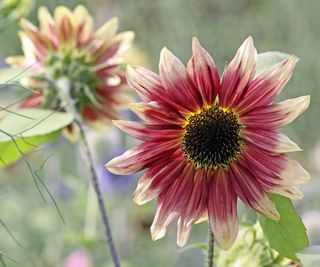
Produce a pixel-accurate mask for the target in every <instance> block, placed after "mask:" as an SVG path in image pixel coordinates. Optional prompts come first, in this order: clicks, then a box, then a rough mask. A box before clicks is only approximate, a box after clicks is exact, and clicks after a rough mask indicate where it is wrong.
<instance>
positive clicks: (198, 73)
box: [187, 37, 220, 105]
mask: <svg viewBox="0 0 320 267" xmlns="http://www.w3.org/2000/svg"><path fill="white" fill-rule="evenodd" d="M192 51H193V56H192V57H191V59H190V60H189V62H188V66H187V70H188V73H189V74H190V77H191V79H192V80H193V82H194V84H196V85H197V89H198V90H199V91H200V93H201V96H202V99H203V102H204V104H205V105H212V104H213V103H214V101H215V98H216V96H217V94H218V90H219V86H220V77H219V73H218V70H217V68H216V65H215V63H214V61H213V59H212V57H211V56H210V55H209V53H208V52H207V51H206V50H205V49H204V48H203V47H202V46H201V44H200V42H199V40H198V39H197V38H196V37H193V39H192Z"/></svg>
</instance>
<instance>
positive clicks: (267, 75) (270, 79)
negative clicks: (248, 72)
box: [237, 56, 298, 115]
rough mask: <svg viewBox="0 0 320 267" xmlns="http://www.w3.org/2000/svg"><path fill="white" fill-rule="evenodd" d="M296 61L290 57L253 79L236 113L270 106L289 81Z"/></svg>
mask: <svg viewBox="0 0 320 267" xmlns="http://www.w3.org/2000/svg"><path fill="white" fill-rule="evenodd" d="M297 61H298V59H297V58H296V57H294V56H290V57H288V58H287V59H285V60H283V61H282V62H280V63H278V64H276V65H274V66H272V67H270V68H268V69H267V70H266V71H265V72H264V73H262V74H261V75H260V76H258V77H257V78H256V79H254V81H253V82H252V83H251V84H250V86H249V88H248V90H247V92H246V95H245V96H244V98H243V100H242V101H241V103H239V106H238V107H237V111H238V113H239V114H240V115H242V114H245V113H246V112H248V111H250V110H251V109H253V108H255V107H261V106H266V105H268V104H270V103H271V102H272V101H273V100H274V99H275V98H276V97H277V96H278V95H279V94H280V93H281V91H282V89H283V87H284V86H285V85H286V84H287V82H288V81H289V80H290V78H291V75H292V72H293V69H294V67H295V65H296V63H297Z"/></svg>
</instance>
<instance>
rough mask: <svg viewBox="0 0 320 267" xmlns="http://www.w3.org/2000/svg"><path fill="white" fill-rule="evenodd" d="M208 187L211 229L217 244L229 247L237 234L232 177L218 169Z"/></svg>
mask: <svg viewBox="0 0 320 267" xmlns="http://www.w3.org/2000/svg"><path fill="white" fill-rule="evenodd" d="M211 178H212V182H211V184H210V188H209V199H208V215H209V221H210V225H211V229H212V231H213V233H214V236H215V238H216V239H217V241H218V243H219V245H220V246H221V247H222V248H223V249H229V248H230V247H231V246H232V245H233V243H234V241H235V239H236V237H237V234H238V228H239V221H238V215H237V195H236V194H235V192H234V190H233V186H232V183H233V181H231V179H232V177H230V176H229V174H228V173H227V172H226V171H224V170H218V171H217V172H216V173H215V175H214V176H213V177H211Z"/></svg>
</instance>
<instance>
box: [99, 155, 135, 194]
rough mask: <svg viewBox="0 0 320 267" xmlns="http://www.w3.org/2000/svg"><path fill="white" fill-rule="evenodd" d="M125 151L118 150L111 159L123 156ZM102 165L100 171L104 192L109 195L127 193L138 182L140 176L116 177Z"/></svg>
mask: <svg viewBox="0 0 320 267" xmlns="http://www.w3.org/2000/svg"><path fill="white" fill-rule="evenodd" d="M123 152H124V150H118V151H116V152H115V153H113V154H112V155H111V156H110V158H113V157H116V156H119V155H121V154H123ZM104 165H105V163H104V164H102V166H101V167H100V168H99V169H100V183H101V187H102V190H103V191H104V192H108V193H119V192H126V191H128V190H129V189H132V188H133V187H134V185H135V183H136V181H137V178H138V175H137V174H136V173H135V174H131V175H116V174H113V173H111V172H110V171H109V170H108V169H106V167H105V166H104Z"/></svg>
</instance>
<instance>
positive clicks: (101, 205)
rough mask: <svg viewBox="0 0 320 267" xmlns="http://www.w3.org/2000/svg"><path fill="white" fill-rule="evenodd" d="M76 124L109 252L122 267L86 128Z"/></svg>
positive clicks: (118, 265) (117, 266)
mask: <svg viewBox="0 0 320 267" xmlns="http://www.w3.org/2000/svg"><path fill="white" fill-rule="evenodd" d="M75 123H76V124H77V125H78V127H79V131H80V137H81V141H82V144H83V149H84V154H85V156H86V157H87V161H88V164H89V168H90V173H91V180H92V184H93V188H94V190H95V192H96V196H97V200H98V205H99V210H100V214H101V218H102V222H103V225H104V230H105V238H106V240H107V243H108V245H109V250H110V254H111V257H112V261H113V264H114V266H115V267H120V261H119V257H118V254H117V251H116V247H115V245H114V241H113V238H112V233H111V227H110V222H109V217H108V214H107V209H106V206H105V204H104V201H103V195H102V191H101V189H100V185H99V181H98V176H97V173H96V171H95V169H94V164H93V158H92V155H91V152H90V148H89V144H88V140H87V138H86V135H85V131H84V127H83V124H82V122H81V120H79V119H77V118H76V119H75Z"/></svg>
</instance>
